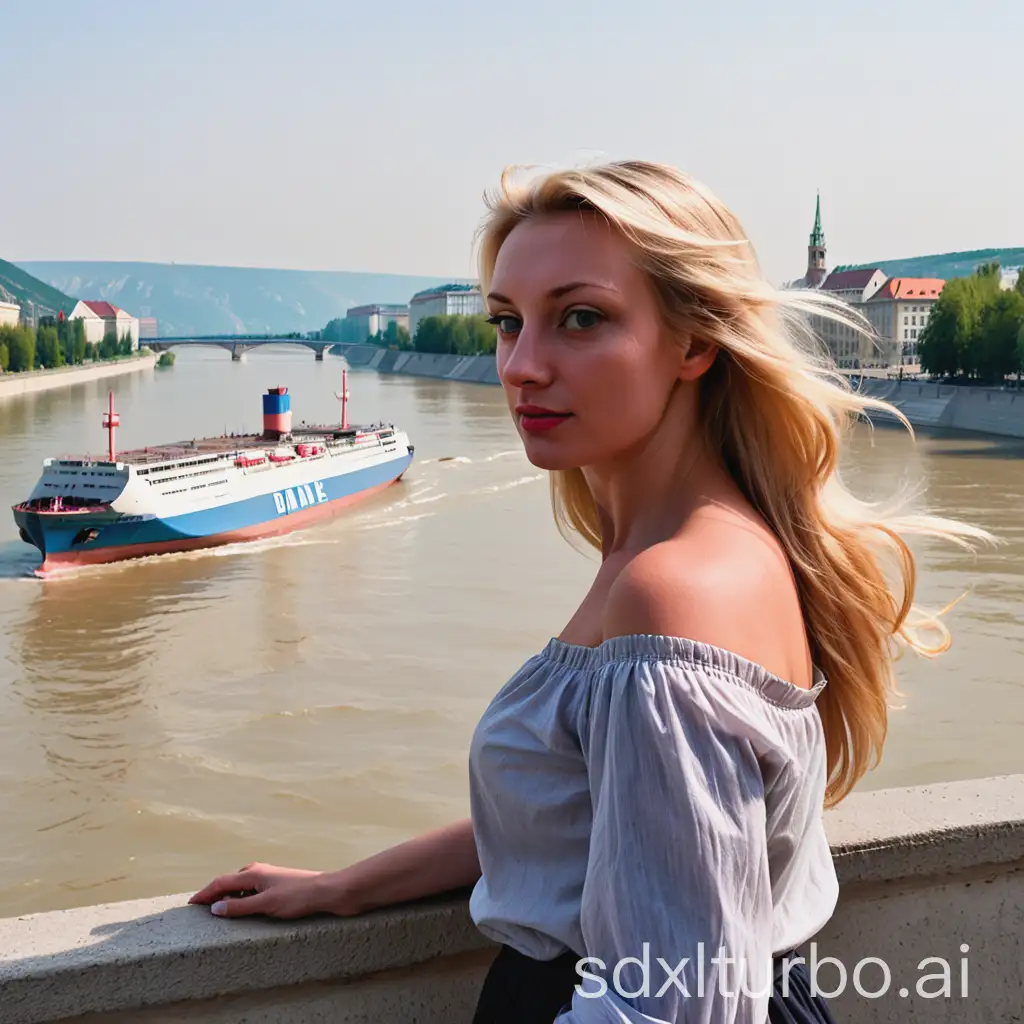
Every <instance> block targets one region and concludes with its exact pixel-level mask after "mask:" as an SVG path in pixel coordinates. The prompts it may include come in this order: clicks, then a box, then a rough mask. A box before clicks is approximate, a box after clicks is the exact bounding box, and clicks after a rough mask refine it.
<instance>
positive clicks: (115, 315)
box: [68, 299, 139, 348]
mask: <svg viewBox="0 0 1024 1024" xmlns="http://www.w3.org/2000/svg"><path fill="white" fill-rule="evenodd" d="M68 319H69V320H82V321H84V323H85V340H86V341H87V342H88V343H89V344H91V345H98V344H99V343H100V342H101V341H103V339H104V338H105V337H106V336H107V334H109V333H110V332H114V333H115V334H116V335H117V340H118V341H120V340H121V338H123V337H124V335H125V334H126V333H127V334H130V335H131V338H132V348H138V347H139V321H138V318H137V317H134V316H132V315H131V314H130V313H126V312H125V311H124V310H123V309H119V308H118V307H117V306H115V305H113V304H112V303H110V302H95V301H86V300H84V299H83V300H82V301H80V302H79V303H78V304H77V305H76V306H75V308H74V309H73V310H71V315H70V316H69V317H68Z"/></svg>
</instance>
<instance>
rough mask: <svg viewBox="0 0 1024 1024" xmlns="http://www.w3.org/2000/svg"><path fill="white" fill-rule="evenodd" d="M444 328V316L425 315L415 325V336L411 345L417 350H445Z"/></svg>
mask: <svg viewBox="0 0 1024 1024" xmlns="http://www.w3.org/2000/svg"><path fill="white" fill-rule="evenodd" d="M447 340H448V339H447V338H446V337H445V330H444V317H441V316H425V317H424V318H423V319H422V320H421V321H420V322H419V323H418V324H417V325H416V337H415V338H413V342H412V343H413V347H414V348H415V349H416V351H417V352H446V351H447V349H446V348H445V347H444V346H445V345H446V344H447Z"/></svg>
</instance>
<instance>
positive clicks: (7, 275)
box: [0, 260, 77, 316]
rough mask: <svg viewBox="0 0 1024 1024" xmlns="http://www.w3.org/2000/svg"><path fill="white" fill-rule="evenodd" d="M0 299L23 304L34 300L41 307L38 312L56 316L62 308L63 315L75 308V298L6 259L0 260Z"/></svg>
mask: <svg viewBox="0 0 1024 1024" xmlns="http://www.w3.org/2000/svg"><path fill="white" fill-rule="evenodd" d="M0 299H3V300H4V301H5V302H16V303H18V305H19V306H25V305H27V304H28V303H30V302H34V303H35V304H36V305H37V306H40V307H42V308H41V309H40V311H39V312H40V313H41V314H43V315H44V316H45V315H52V316H56V314H57V313H59V312H60V311H61V310H62V309H63V310H64V313H65V315H67V314H69V313H70V312H71V310H72V309H74V308H75V303H76V302H77V299H72V298H70V297H69V296H67V295H65V294H64V293H63V292H62V291H58V290H57V289H56V288H54V287H52V286H51V285H49V284H46V283H45V282H43V281H40V280H39V279H38V278H36V277H33V276H32V275H31V274H30V273H26V272H25V271H24V270H23V269H21V268H20V267H16V266H15V265H14V264H13V263H8V262H7V261H6V260H0Z"/></svg>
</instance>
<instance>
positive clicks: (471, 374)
mask: <svg viewBox="0 0 1024 1024" xmlns="http://www.w3.org/2000/svg"><path fill="white" fill-rule="evenodd" d="M338 349H339V350H341V354H343V355H344V357H345V359H346V360H348V363H349V365H350V366H352V367H354V368H365V369H368V370H377V371H378V372H380V373H401V374H408V375H410V376H414V377H438V378H443V379H446V380H459V381H464V382H466V383H470V384H498V383H500V382H499V380H498V371H497V367H496V366H495V362H494V356H449V355H433V354H430V353H424V352H398V351H394V350H392V349H381V348H377V347H375V346H373V345H339V346H338ZM863 389H864V392H865V393H866V394H868V395H870V396H871V397H872V398H882V399H884V400H885V401H887V402H889V403H891V404H892V405H894V406H895V407H896V408H897V409H899V410H900V412H902V413H903V414H904V415H905V416H906V417H907V419H908V420H910V422H911V423H912V424H913V425H914V426H915V427H925V428H934V429H937V430H953V431H963V432H965V433H972V434H988V435H993V436H996V437H1017V438H1024V391H1022V392H1018V391H1003V390H1000V389H999V388H974V387H959V386H954V385H950V384H929V383H926V382H920V381H913V380H904V381H895V380H887V379H882V378H873V377H865V378H864V382H863ZM877 418H878V419H879V421H881V420H887V419H889V417H884V416H879V417H877ZM892 422H896V421H895V420H893V421H892Z"/></svg>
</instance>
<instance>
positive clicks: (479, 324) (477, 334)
mask: <svg viewBox="0 0 1024 1024" xmlns="http://www.w3.org/2000/svg"><path fill="white" fill-rule="evenodd" d="M466 326H467V327H468V328H469V334H470V338H471V339H472V344H473V352H474V353H477V354H480V355H489V354H490V353H491V352H493V351H494V350H495V349H496V348H497V347H498V331H497V328H495V326H494V324H489V323H488V322H487V317H485V316H484V315H483V314H482V313H478V314H477V315H476V316H470V317H467V318H466Z"/></svg>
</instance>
